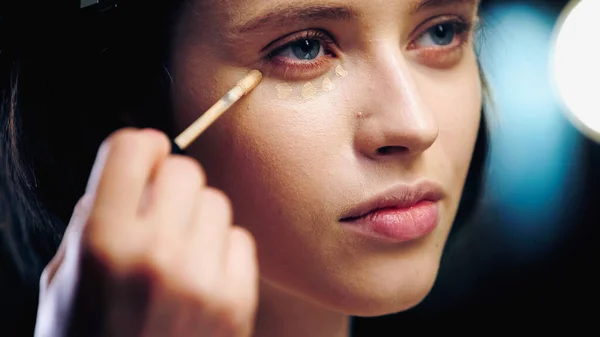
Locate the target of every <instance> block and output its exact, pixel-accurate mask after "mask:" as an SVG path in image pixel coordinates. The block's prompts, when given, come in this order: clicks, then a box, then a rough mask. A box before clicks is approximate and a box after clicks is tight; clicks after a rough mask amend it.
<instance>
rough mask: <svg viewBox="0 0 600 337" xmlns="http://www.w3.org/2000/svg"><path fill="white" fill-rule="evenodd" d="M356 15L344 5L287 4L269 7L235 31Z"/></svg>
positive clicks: (343, 18) (344, 18)
mask: <svg viewBox="0 0 600 337" xmlns="http://www.w3.org/2000/svg"><path fill="white" fill-rule="evenodd" d="M356 17H357V14H356V12H355V11H354V10H352V9H351V8H349V7H346V6H327V5H314V6H310V5H308V6H307V5H302V4H294V5H289V4H288V5H281V6H278V7H275V8H274V9H270V10H269V11H267V12H266V13H265V14H262V15H259V16H258V17H257V18H255V19H252V20H250V21H248V22H246V23H244V24H242V25H241V26H240V28H238V29H237V31H238V32H239V33H247V32H250V31H253V30H257V29H259V28H261V29H263V28H268V27H276V26H289V25H293V24H294V23H298V22H306V21H324V20H330V21H347V20H350V19H353V18H356Z"/></svg>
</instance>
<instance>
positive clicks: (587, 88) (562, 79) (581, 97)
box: [551, 0, 600, 142]
mask: <svg viewBox="0 0 600 337" xmlns="http://www.w3.org/2000/svg"><path fill="white" fill-rule="evenodd" d="M599 15H600V0H574V1H571V2H570V3H569V4H568V5H567V7H566V8H565V9H564V11H563V13H562V15H561V18H560V19H559V21H558V25H557V27H556V31H555V37H554V48H553V53H552V63H551V65H552V74H553V77H554V85H555V88H556V91H557V93H558V95H559V97H560V100H561V101H562V103H563V104H564V108H565V113H566V115H567V117H568V119H569V120H570V121H571V122H572V123H573V125H574V126H575V127H576V128H577V129H579V130H580V131H581V132H582V133H583V134H584V135H586V136H587V137H589V138H591V139H593V140H595V141H597V142H600V44H599V43H598V29H597V28H598V25H599V24H600V22H599V21H598V17H599Z"/></svg>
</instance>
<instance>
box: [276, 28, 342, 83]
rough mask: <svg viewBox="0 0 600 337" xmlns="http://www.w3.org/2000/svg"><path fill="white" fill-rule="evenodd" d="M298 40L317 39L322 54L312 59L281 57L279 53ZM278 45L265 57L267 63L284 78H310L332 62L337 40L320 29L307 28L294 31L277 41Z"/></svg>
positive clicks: (335, 52) (334, 57)
mask: <svg viewBox="0 0 600 337" xmlns="http://www.w3.org/2000/svg"><path fill="white" fill-rule="evenodd" d="M300 41H317V42H318V43H319V44H320V46H321V48H322V52H323V54H324V55H323V56H322V57H319V58H317V59H315V60H312V61H301V60H297V61H292V60H289V59H288V58H285V57H282V56H281V55H280V54H281V53H282V52H283V51H285V50H286V49H288V48H291V47H292V46H293V44H294V43H297V42H300ZM277 45H279V47H276V48H275V49H274V50H273V51H271V52H269V53H268V55H267V56H266V57H265V61H266V62H267V64H268V65H269V66H271V67H273V68H274V69H275V71H276V72H279V73H280V74H281V75H283V77H284V78H286V79H295V78H299V79H306V78H312V77H315V76H316V75H318V74H319V73H322V72H323V69H324V68H327V66H328V65H329V64H330V63H331V62H333V61H334V60H335V59H336V58H337V56H336V54H337V53H338V50H337V48H336V46H337V42H336V41H335V40H334V39H333V38H332V37H331V35H329V34H328V33H326V32H324V31H322V30H307V31H303V32H298V33H294V34H291V35H288V36H287V37H285V38H283V39H281V40H280V41H278V42H277Z"/></svg>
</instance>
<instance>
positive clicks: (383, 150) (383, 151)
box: [377, 146, 408, 156]
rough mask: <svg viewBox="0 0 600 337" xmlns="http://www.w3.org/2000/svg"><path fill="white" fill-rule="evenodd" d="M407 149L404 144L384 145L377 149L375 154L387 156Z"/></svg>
mask: <svg viewBox="0 0 600 337" xmlns="http://www.w3.org/2000/svg"><path fill="white" fill-rule="evenodd" d="M406 151H408V149H407V148H406V147H404V146H384V147H380V148H379V149H377V154H378V155H380V156H389V155H392V154H396V153H403V152H406Z"/></svg>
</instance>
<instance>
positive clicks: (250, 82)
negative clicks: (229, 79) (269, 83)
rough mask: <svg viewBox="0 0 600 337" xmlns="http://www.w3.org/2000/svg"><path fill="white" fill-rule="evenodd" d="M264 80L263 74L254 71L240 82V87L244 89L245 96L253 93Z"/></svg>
mask: <svg viewBox="0 0 600 337" xmlns="http://www.w3.org/2000/svg"><path fill="white" fill-rule="evenodd" d="M261 80H262V73H261V72H260V71H258V70H252V71H251V72H250V73H248V75H246V77H244V78H243V79H242V80H240V81H239V82H238V86H240V87H241V88H242V89H244V95H247V94H248V93H249V92H250V91H252V90H253V89H254V88H256V86H257V85H258V84H259V83H260V81H261Z"/></svg>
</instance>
